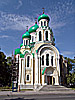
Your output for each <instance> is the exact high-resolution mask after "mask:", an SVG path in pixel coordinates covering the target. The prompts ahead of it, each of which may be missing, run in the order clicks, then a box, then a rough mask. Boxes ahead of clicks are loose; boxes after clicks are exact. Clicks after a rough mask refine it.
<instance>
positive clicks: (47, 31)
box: [45, 31, 48, 41]
mask: <svg viewBox="0 0 75 100" xmlns="http://www.w3.org/2000/svg"><path fill="white" fill-rule="evenodd" d="M45 34H46V41H48V31H46V33H45Z"/></svg>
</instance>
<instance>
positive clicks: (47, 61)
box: [46, 54, 49, 66]
mask: <svg viewBox="0 0 75 100" xmlns="http://www.w3.org/2000/svg"><path fill="white" fill-rule="evenodd" d="M46 65H47V66H49V54H46Z"/></svg>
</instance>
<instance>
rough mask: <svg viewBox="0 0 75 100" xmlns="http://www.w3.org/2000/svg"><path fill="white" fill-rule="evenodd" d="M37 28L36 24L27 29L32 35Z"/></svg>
mask: <svg viewBox="0 0 75 100" xmlns="http://www.w3.org/2000/svg"><path fill="white" fill-rule="evenodd" d="M38 28H39V26H38V25H37V24H35V25H34V26H32V27H30V28H29V31H28V32H29V33H32V32H36V30H37V29H38Z"/></svg>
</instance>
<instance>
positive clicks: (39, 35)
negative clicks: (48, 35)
mask: <svg viewBox="0 0 75 100" xmlns="http://www.w3.org/2000/svg"><path fill="white" fill-rule="evenodd" d="M39 41H41V31H40V32H39Z"/></svg>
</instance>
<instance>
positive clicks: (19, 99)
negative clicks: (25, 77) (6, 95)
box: [5, 98, 35, 100]
mask: <svg viewBox="0 0 75 100" xmlns="http://www.w3.org/2000/svg"><path fill="white" fill-rule="evenodd" d="M5 100H35V99H24V98H14V99H5Z"/></svg>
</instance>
